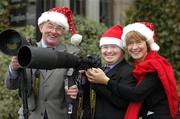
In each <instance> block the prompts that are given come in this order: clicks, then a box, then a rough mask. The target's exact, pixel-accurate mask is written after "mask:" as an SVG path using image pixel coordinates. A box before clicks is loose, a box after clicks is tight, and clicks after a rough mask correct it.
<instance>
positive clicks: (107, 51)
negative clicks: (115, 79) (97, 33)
mask: <svg viewBox="0 0 180 119" xmlns="http://www.w3.org/2000/svg"><path fill="white" fill-rule="evenodd" d="M101 54H102V58H103V59H104V61H105V63H106V64H115V63H117V62H118V61H119V60H120V59H122V58H123V57H124V51H123V50H122V49H121V48H120V47H119V46H117V45H113V44H112V45H102V46H101Z"/></svg>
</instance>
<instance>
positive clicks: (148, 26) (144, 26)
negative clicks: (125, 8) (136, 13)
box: [121, 22, 160, 51]
mask: <svg viewBox="0 0 180 119" xmlns="http://www.w3.org/2000/svg"><path fill="white" fill-rule="evenodd" d="M130 31H137V32H139V33H140V34H141V35H143V36H144V37H145V38H146V41H147V43H148V44H149V46H150V49H151V50H154V51H159V49H160V47H159V46H158V44H157V43H156V38H155V32H154V25H153V24H152V23H151V22H136V23H132V24H129V25H127V26H125V27H124V28H123V33H122V37H121V38H122V40H123V46H124V47H125V46H126V41H125V37H126V35H127V33H128V32H130Z"/></svg>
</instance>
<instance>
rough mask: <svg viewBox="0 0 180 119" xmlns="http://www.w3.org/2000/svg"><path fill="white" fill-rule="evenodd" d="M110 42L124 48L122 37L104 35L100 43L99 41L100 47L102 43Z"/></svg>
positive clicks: (108, 43)
mask: <svg viewBox="0 0 180 119" xmlns="http://www.w3.org/2000/svg"><path fill="white" fill-rule="evenodd" d="M110 44H114V45H117V46H119V47H120V48H122V49H123V42H122V40H121V39H118V38H114V37H102V38H101V39H100V43H99V46H100V47H101V46H102V45H110Z"/></svg>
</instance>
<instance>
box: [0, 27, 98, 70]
mask: <svg viewBox="0 0 180 119" xmlns="http://www.w3.org/2000/svg"><path fill="white" fill-rule="evenodd" d="M0 50H1V51H2V52H3V53H5V54H7V55H10V56H17V57H18V62H19V64H20V65H21V66H22V67H24V68H33V69H48V70H50V69H55V68H76V69H87V68H91V67H100V66H101V60H100V58H99V57H98V56H97V55H87V56H85V57H82V56H75V55H73V54H69V53H66V52H59V51H56V50H54V49H53V48H39V47H36V46H35V45H34V43H32V41H27V40H26V39H25V38H24V36H23V35H22V34H21V33H19V32H17V31H16V30H13V29H8V30H5V31H3V32H1V34H0Z"/></svg>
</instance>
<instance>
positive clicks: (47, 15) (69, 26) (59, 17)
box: [38, 7, 82, 45]
mask: <svg viewBox="0 0 180 119" xmlns="http://www.w3.org/2000/svg"><path fill="white" fill-rule="evenodd" d="M46 21H52V22H54V23H56V24H58V25H60V26H62V27H64V28H65V30H66V31H70V32H71V34H72V37H71V43H72V44H75V45H79V43H80V42H81V40H82V36H81V35H79V34H76V32H75V26H74V22H73V16H72V11H71V10H70V9H69V8H68V7H59V8H52V9H50V10H49V11H47V12H44V13H42V14H41V16H40V17H39V18H38V25H40V24H42V23H43V22H46Z"/></svg>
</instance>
